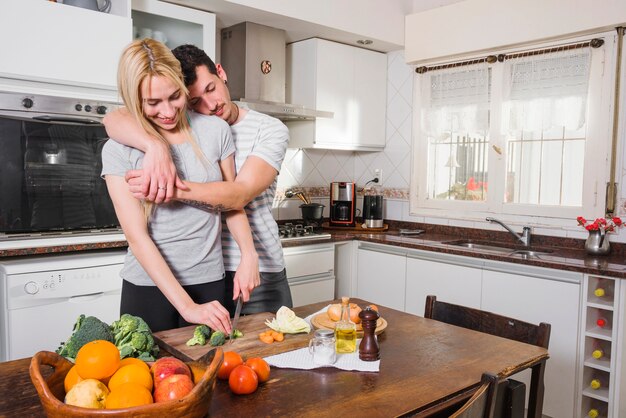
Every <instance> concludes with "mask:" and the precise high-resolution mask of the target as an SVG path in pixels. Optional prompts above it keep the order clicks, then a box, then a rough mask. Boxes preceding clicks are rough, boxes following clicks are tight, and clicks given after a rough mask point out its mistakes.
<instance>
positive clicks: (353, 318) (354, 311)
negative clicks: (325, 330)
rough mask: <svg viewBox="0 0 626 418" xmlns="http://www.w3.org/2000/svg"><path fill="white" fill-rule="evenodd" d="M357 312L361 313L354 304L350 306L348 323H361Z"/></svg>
mask: <svg viewBox="0 0 626 418" xmlns="http://www.w3.org/2000/svg"><path fill="white" fill-rule="evenodd" d="M359 312H361V308H360V307H359V305H357V304H356V303H351V304H350V321H352V322H354V323H355V324H360V323H361V318H359Z"/></svg>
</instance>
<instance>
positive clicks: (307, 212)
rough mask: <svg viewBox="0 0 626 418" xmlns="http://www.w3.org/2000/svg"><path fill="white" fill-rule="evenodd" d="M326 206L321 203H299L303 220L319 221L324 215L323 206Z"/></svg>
mask: <svg viewBox="0 0 626 418" xmlns="http://www.w3.org/2000/svg"><path fill="white" fill-rule="evenodd" d="M325 207H326V206H325V205H322V204H321V203H304V204H302V205H300V211H302V219H303V220H305V221H315V222H321V221H322V218H323V217H324V208H325Z"/></svg>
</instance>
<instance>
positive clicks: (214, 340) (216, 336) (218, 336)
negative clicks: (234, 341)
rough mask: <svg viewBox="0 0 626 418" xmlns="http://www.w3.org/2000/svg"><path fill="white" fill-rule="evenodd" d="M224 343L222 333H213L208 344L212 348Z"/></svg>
mask: <svg viewBox="0 0 626 418" xmlns="http://www.w3.org/2000/svg"><path fill="white" fill-rule="evenodd" d="M225 342H226V335H225V334H224V333H223V332H222V331H215V332H214V333H213V334H211V339H210V340H209V344H211V345H212V346H214V347H215V346H218V345H224V343H225Z"/></svg>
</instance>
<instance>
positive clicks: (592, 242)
mask: <svg viewBox="0 0 626 418" xmlns="http://www.w3.org/2000/svg"><path fill="white" fill-rule="evenodd" d="M585 250H587V254H591V255H606V254H608V253H609V252H610V251H611V245H610V244H609V237H607V236H606V233H605V232H604V231H603V230H596V231H589V236H588V237H587V241H585Z"/></svg>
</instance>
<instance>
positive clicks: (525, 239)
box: [485, 218, 530, 247]
mask: <svg viewBox="0 0 626 418" xmlns="http://www.w3.org/2000/svg"><path fill="white" fill-rule="evenodd" d="M485 220H486V221H487V222H495V223H497V224H500V225H502V227H503V228H504V229H506V230H507V231H509V232H510V233H511V234H512V235H513V236H514V237H515V238H517V239H518V240H519V241H520V242H521V243H522V245H524V247H530V227H529V226H525V227H524V229H523V230H522V235H519V234H518V233H517V232H515V231H513V230H512V229H511V227H509V226H508V225H506V224H505V223H504V222H502V221H500V220H498V219H496V218H485Z"/></svg>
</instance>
